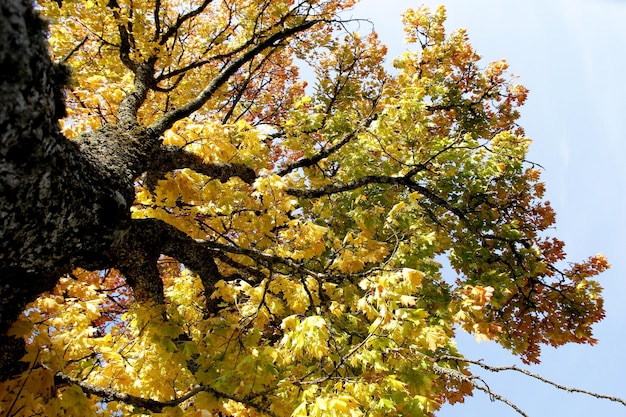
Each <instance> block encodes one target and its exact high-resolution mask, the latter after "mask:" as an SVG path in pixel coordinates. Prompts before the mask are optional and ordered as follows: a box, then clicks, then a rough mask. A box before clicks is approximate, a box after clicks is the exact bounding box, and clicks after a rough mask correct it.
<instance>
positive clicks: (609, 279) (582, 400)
mask: <svg viewBox="0 0 626 417" xmlns="http://www.w3.org/2000/svg"><path fill="white" fill-rule="evenodd" d="M420 4H424V5H426V6H429V7H431V8H436V7H437V6H438V5H440V4H443V5H444V6H446V9H447V11H448V24H447V27H448V29H449V30H453V29H456V28H459V27H464V28H466V29H467V30H468V34H469V37H470V41H471V43H472V44H473V45H474V47H475V49H476V50H477V51H478V53H480V54H481V55H482V56H483V58H484V60H485V63H487V62H488V61H493V60H497V59H500V58H506V59H507V61H508V62H509V64H510V69H511V71H512V72H513V73H514V74H516V75H518V76H519V77H520V78H519V81H520V82H521V83H522V84H523V85H525V86H526V87H527V88H529V89H530V90H531V92H530V97H529V100H528V101H527V104H526V105H525V106H524V108H523V109H522V119H521V125H522V126H523V127H524V128H525V130H526V134H527V135H528V136H529V137H531V138H533V140H534V142H533V146H532V148H531V152H530V156H529V159H530V160H532V161H535V162H537V163H539V164H541V165H542V166H543V167H544V168H545V172H544V174H543V179H544V181H545V182H546V184H547V190H548V191H547V199H548V200H550V201H551V202H552V205H553V207H554V208H555V210H556V212H557V228H556V230H555V231H554V233H555V234H556V235H557V236H558V237H559V238H561V239H563V240H564V241H565V242H566V244H567V246H566V251H567V253H568V256H569V259H570V260H572V261H578V260H582V259H585V258H587V257H588V256H590V255H594V254H596V253H603V254H605V255H606V256H607V257H608V259H609V262H610V263H611V264H612V266H613V267H612V269H611V270H609V271H608V272H607V273H605V274H603V275H602V276H601V277H600V281H601V283H602V285H603V286H604V288H605V307H606V311H607V318H606V319H605V320H604V321H603V322H601V323H600V324H599V325H597V326H596V327H595V335H596V337H597V338H598V339H599V340H600V342H599V344H597V345H595V346H588V345H585V346H581V345H569V346H565V347H561V348H559V349H556V350H555V349H550V348H547V347H546V348H544V350H543V351H544V354H543V356H542V363H541V364H540V365H538V366H533V367H531V368H530V370H531V371H533V372H536V373H539V374H542V375H544V376H546V377H548V378H550V379H552V380H554V381H556V382H559V383H561V384H564V385H569V386H573V387H578V388H583V389H588V390H591V391H597V392H601V393H605V394H611V395H615V396H619V397H622V398H626V383H625V379H626V360H625V359H624V354H623V352H624V350H625V349H624V343H625V342H626V336H624V334H625V333H626V257H625V256H624V255H625V250H626V243H625V242H626V220H625V217H624V216H625V215H626V184H625V183H626V156H625V154H626V140H625V139H626V137H625V136H626V80H625V78H626V71H625V68H626V1H624V0H542V1H539V0H473V1H468V0H448V1H446V0H439V1H425V0H422V1H419V0H416V1H413V0H362V1H361V3H360V4H359V5H358V6H357V7H355V9H354V11H353V12H352V13H351V14H352V15H353V17H363V18H369V19H371V20H372V21H373V22H374V24H375V27H376V30H377V31H378V32H379V33H380V35H381V38H382V40H383V42H384V43H385V44H387V46H388V47H389V51H390V55H391V56H395V55H398V54H400V53H401V52H403V51H404V50H405V49H406V48H407V45H405V44H404V43H403V33H402V27H401V24H400V14H401V12H402V11H404V10H405V9H406V8H408V7H415V6H418V5H420ZM459 347H460V349H461V351H462V352H464V353H465V355H466V356H467V357H470V358H473V359H484V360H485V362H486V363H489V364H493V365H513V364H517V365H520V362H519V361H518V360H516V358H515V357H513V356H512V355H510V354H509V353H507V352H506V351H504V350H502V349H501V348H499V347H498V346H496V345H494V344H493V343H484V342H483V343H481V344H477V343H476V342H474V339H473V338H472V337H470V336H466V337H461V338H460V340H459ZM475 372H477V373H480V375H482V376H483V377H484V379H485V381H486V382H487V383H488V384H489V386H490V387H491V388H492V389H493V390H494V391H496V392H498V393H500V394H502V395H504V396H505V397H507V398H508V399H509V400H511V401H513V402H515V403H516V404H517V405H519V406H520V407H521V408H522V409H523V410H524V411H525V412H526V413H527V414H528V415H529V416H531V417H544V416H556V417H559V416H568V417H583V416H585V417H588V416H590V415H598V416H603V417H613V416H626V407H624V406H622V405H620V404H617V403H613V402H609V401H607V400H599V399H595V398H591V397H587V396H584V395H581V394H569V393H565V392H562V391H558V390H556V389H555V388H552V387H549V386H547V385H545V384H542V383H540V382H536V381H533V380H531V379H529V378H528V377H525V376H522V375H514V374H511V373H507V374H489V373H486V372H480V371H479V370H475ZM438 416H440V417H452V416H464V417H479V416H480V417H509V416H518V414H517V413H516V412H515V411H513V410H512V409H511V408H509V407H508V406H506V405H504V404H501V403H498V402H490V401H489V399H488V398H487V397H486V396H485V395H484V394H482V393H480V392H478V391H477V392H476V393H475V395H474V397H472V398H469V399H468V401H466V403H465V404H459V405H456V406H454V407H450V406H446V407H445V408H444V409H443V410H442V411H441V412H440V413H439V414H438Z"/></svg>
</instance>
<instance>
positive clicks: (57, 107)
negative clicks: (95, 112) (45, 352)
mask: <svg viewBox="0 0 626 417" xmlns="http://www.w3.org/2000/svg"><path fill="white" fill-rule="evenodd" d="M0 7H1V12H0V73H1V74H3V75H2V79H1V82H0V103H2V104H0V106H1V107H0V195H1V196H2V198H1V199H0V335H2V336H1V337H2V338H3V340H0V346H1V347H0V375H1V376H8V375H10V374H12V373H14V372H15V371H17V370H19V369H20V366H18V365H19V362H18V359H19V358H20V355H21V354H22V351H20V349H18V348H16V346H18V345H19V344H20V343H19V342H16V341H15V340H13V339H11V338H10V337H8V336H6V333H7V330H8V329H9V327H10V326H11V324H12V323H13V322H14V321H15V319H16V318H17V317H18V316H19V314H20V313H21V312H22V311H23V310H24V307H25V306H26V304H27V303H29V302H31V301H33V300H34V299H35V298H36V297H37V296H38V295H39V294H41V293H42V292H44V291H49V290H51V289H52V288H53V287H54V285H55V283H56V282H57V280H58V279H59V277H60V276H62V275H63V274H66V273H68V272H70V271H71V270H72V269H73V268H74V267H77V266H81V267H83V268H87V269H100V268H104V267H109V266H110V265H111V264H112V263H114V259H115V258H116V257H117V253H118V252H119V248H120V247H123V246H124V242H125V241H126V239H128V233H129V229H130V223H131V220H130V210H129V208H130V205H131V204H132V202H133V199H134V189H133V180H134V179H135V178H136V176H137V172H138V171H141V169H142V168H143V165H144V164H145V161H146V160H147V159H148V157H147V155H148V154H149V153H150V152H151V147H152V145H153V144H154V143H155V141H154V140H147V137H146V136H147V130H146V129H144V128H141V127H139V126H105V127H104V128H102V129H99V130H97V131H94V132H89V133H87V134H84V135H83V136H81V137H80V138H78V140H75V141H70V140H68V139H66V138H65V137H64V136H63V135H62V134H61V132H60V129H59V125H58V119H59V118H60V117H62V116H63V114H64V106H63V93H62V89H63V87H64V86H63V85H62V81H63V80H62V77H59V76H58V74H59V73H62V72H63V69H62V68H61V67H59V66H57V65H55V64H54V63H53V62H52V61H51V59H50V58H49V55H48V46H47V39H46V36H47V30H46V29H47V28H46V24H45V22H43V20H42V19H41V18H40V17H39V16H38V15H37V13H36V12H35V11H34V10H33V8H32V2H31V1H30V0H1V1H0ZM114 254H115V256H113V255H114ZM155 268H156V266H155Z"/></svg>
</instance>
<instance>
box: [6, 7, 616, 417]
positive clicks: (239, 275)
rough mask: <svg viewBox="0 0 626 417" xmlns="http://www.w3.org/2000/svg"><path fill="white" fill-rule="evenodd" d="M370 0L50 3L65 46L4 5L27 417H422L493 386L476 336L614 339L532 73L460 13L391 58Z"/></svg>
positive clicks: (424, 13) (9, 282) (14, 317)
mask: <svg viewBox="0 0 626 417" xmlns="http://www.w3.org/2000/svg"><path fill="white" fill-rule="evenodd" d="M352 3H353V1H351V0H343V1H342V0H296V1H293V0H282V1H276V0H272V1H270V0H264V1H263V0H248V1H237V2H228V1H212V0H203V1H168V2H162V1H160V0H153V1H141V2H136V1H135V2H126V1H119V0H109V1H107V2H102V1H92V0H87V1H77V0H72V1H68V0H66V1H63V2H61V1H59V2H58V3H54V2H45V3H44V4H42V13H43V14H44V16H45V17H46V18H47V19H49V20H50V21H51V23H52V25H51V27H50V36H49V43H50V49H51V54H52V59H50V58H49V57H48V46H47V42H46V38H45V35H46V32H45V25H43V24H42V22H41V20H40V19H39V17H38V16H37V14H36V13H35V12H33V10H32V9H31V7H30V2H29V1H27V0H26V1H19V0H4V1H3V2H2V3H1V4H2V8H3V13H2V14H1V17H0V18H1V19H3V21H2V22H1V23H2V24H1V25H0V27H1V28H2V29H1V30H0V33H1V36H2V39H1V42H0V45H2V46H1V47H0V48H3V49H0V51H2V53H0V62H1V63H2V64H1V65H2V69H3V73H10V74H14V75H12V76H11V77H7V78H6V79H3V80H2V89H1V90H0V91H2V95H3V96H2V97H3V98H4V100H3V103H4V104H3V110H2V112H1V113H0V123H1V124H0V125H1V126H2V128H1V129H0V132H2V133H1V134H2V148H1V149H2V160H1V161H0V170H1V173H2V175H1V176H0V178H2V179H1V181H2V182H1V183H0V187H2V188H1V189H2V194H3V195H4V196H5V198H3V199H2V201H1V202H0V204H1V206H0V213H2V214H1V215H0V220H1V222H2V223H1V225H0V230H2V239H1V240H0V241H1V242H2V243H1V245H2V247H1V250H0V260H1V262H2V263H1V264H0V268H1V275H0V276H1V277H2V278H0V279H2V286H0V300H1V309H0V312H1V313H0V325H1V327H0V332H2V334H4V335H5V336H4V339H3V340H4V342H5V343H3V353H2V357H1V358H0V365H2V369H3V371H2V375H3V376H4V377H5V378H6V380H5V381H4V382H3V386H2V389H1V390H0V407H1V408H0V409H2V410H3V411H4V412H5V413H6V414H7V415H36V414H42V413H44V414H45V415H56V414H59V415H67V414H68V413H69V414H76V415H90V414H103V415H125V414H130V413H133V412H136V413H150V412H151V413H155V414H158V413H165V414H167V415H170V414H171V415H179V414H180V415H207V413H221V414H222V415H237V416H245V415H251V416H255V415H275V416H283V415H295V416H306V415H312V416H314V415H354V416H358V415H372V416H376V415H387V414H391V415H411V416H420V415H424V416H427V415H431V414H432V413H433V412H435V411H436V410H437V409H438V408H439V407H440V405H441V404H442V403H444V402H452V403H453V402H457V401H462V400H463V398H464V397H465V396H466V395H471V393H472V391H473V390H474V389H483V390H487V391H488V392H489V393H490V394H492V395H497V394H495V393H493V392H492V391H491V390H490V389H489V388H485V387H484V386H483V385H482V384H480V381H477V380H476V378H474V377H473V375H472V374H471V373H470V372H469V369H468V366H469V364H470V363H471V360H469V359H466V358H464V357H463V356H462V353H460V352H458V351H457V349H456V347H455V344H454V336H455V333H456V332H457V331H459V329H463V330H465V331H469V332H471V333H473V334H474V335H475V336H476V337H477V338H478V339H488V340H495V341H497V342H498V343H500V344H501V345H502V346H504V347H506V348H508V349H510V350H511V351H513V352H514V353H516V354H519V355H520V356H521V357H522V358H523V359H524V360H525V361H526V362H537V361H538V360H539V355H540V347H541V345H545V344H550V345H553V346H559V345H562V344H565V343H569V342H576V343H594V342H595V340H594V339H593V337H592V331H591V330H592V329H591V327H592V325H593V324H594V323H596V322H597V321H598V320H600V319H601V318H602V316H603V309H602V298H601V294H600V291H601V288H600V286H599V284H598V283H597V282H596V281H594V280H593V277H594V276H595V275H597V274H598V273H600V272H602V271H603V270H605V269H606V268H607V267H608V264H607V261H606V260H605V259H604V258H603V257H602V256H600V255H597V256H594V257H591V258H589V259H588V260H587V261H584V262H580V263H574V264H570V265H569V266H566V267H563V263H564V260H565V255H564V252H563V243H562V242H561V241H559V240H558V239H555V238H552V237H550V236H549V234H548V232H549V229H550V227H551V226H552V224H553V223H554V213H553V211H552V209H551V208H550V205H549V203H548V202H547V201H544V200H543V193H544V185H543V183H541V182H540V178H539V175H540V171H539V169H538V167H537V166H536V165H535V164H533V163H531V162H529V161H527V160H526V158H525V155H526V151H527V149H528V146H529V145H530V140H529V139H528V138H526V137H525V136H524V132H523V130H522V128H521V127H520V126H518V125H517V124H516V120H517V118H518V116H519V113H518V108H519V106H521V105H522V104H523V102H524V100H525V98H526V94H527V91H526V89H524V87H522V86H521V85H519V84H517V83H516V82H515V79H514V78H513V77H512V76H510V75H509V74H508V73H507V66H506V63H505V62H504V61H500V62H494V63H491V64H489V65H487V66H486V67H481V63H480V62H479V58H480V57H479V56H478V55H477V53H476V52H475V51H474V50H473V49H472V47H471V45H470V44H469V42H468V39H467V36H466V34H465V33H464V32H463V31H457V32H454V33H451V34H447V33H446V32H445V30H444V22H445V11H444V10H443V9H439V10H437V11H436V12H430V11H429V10H427V9H416V10H409V11H407V13H406V14H405V15H404V24H405V27H406V33H407V40H408V41H409V42H410V43H411V44H412V45H414V48H415V50H414V51H412V52H407V53H405V54H404V55H403V56H401V57H398V58H396V60H395V61H394V62H393V66H394V70H393V72H392V73H391V72H389V71H388V70H387V69H386V67H385V65H384V59H385V48H384V46H382V45H380V43H379V42H378V40H377V37H376V35H375V33H372V34H370V35H367V36H359V35H358V34H356V33H354V32H352V31H351V26H350V25H351V23H352V22H350V21H347V20H344V19H342V17H341V15H340V14H339V12H340V11H342V10H345V9H347V8H349V7H350V6H351V5H352ZM18 47H19V50H20V51H23V53H20V54H16V53H15V52H14V51H15V50H17V49H18ZM298 65H300V66H304V67H305V68H308V69H310V71H311V72H312V73H313V74H314V75H313V76H311V78H314V80H315V82H314V85H313V86H312V88H310V89H307V88H306V84H305V83H304V82H303V81H301V79H300V78H299V73H298ZM8 69H12V71H8ZM68 72H71V80H70V79H68V76H67V74H68ZM68 83H69V85H67V87H66V92H65V93H63V91H62V87H63V86H64V85H66V84H68ZM64 94H65V95H66V97H64ZM64 104H65V105H64ZM62 116H65V117H64V118H63V119H62V120H61V124H60V125H59V124H58V122H57V119H59V118H60V117H62ZM20 314H21V315H20ZM18 316H19V319H18ZM20 342H21V343H20ZM23 353H25V356H24V358H23V359H24V361H25V362H23V363H24V364H25V367H24V366H19V364H20V363H19V362H17V360H16V359H18V358H20V357H21V355H22V354H23ZM22 371H23V372H22ZM500 399H501V400H503V401H507V400H506V399H503V398H500ZM519 412H520V413H522V412H521V410H519Z"/></svg>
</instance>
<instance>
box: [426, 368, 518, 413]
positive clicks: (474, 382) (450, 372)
mask: <svg viewBox="0 0 626 417" xmlns="http://www.w3.org/2000/svg"><path fill="white" fill-rule="evenodd" d="M433 371H435V373H437V374H439V375H446V376H448V377H450V378H452V379H456V380H457V381H460V382H466V383H468V384H470V385H471V386H472V387H474V388H476V389H478V390H480V391H483V392H484V393H486V394H488V395H489V398H491V400H492V401H494V400H497V401H500V402H502V403H504V404H506V405H508V406H509V407H511V408H512V409H513V410H515V412H517V413H518V414H519V415H521V416H523V417H528V414H526V413H525V412H524V411H522V410H521V409H520V408H519V407H518V406H517V405H515V404H514V403H512V402H511V401H510V400H508V399H507V398H505V397H503V396H502V395H500V394H498V393H497V392H494V391H493V390H492V389H491V388H489V386H487V384H485V383H484V382H483V384H481V383H479V382H478V381H479V380H480V379H479V378H477V377H476V376H469V375H465V374H464V373H462V372H460V371H457V370H456V369H451V368H444V367H442V366H439V365H438V364H437V363H433Z"/></svg>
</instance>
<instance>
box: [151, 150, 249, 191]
mask: <svg viewBox="0 0 626 417" xmlns="http://www.w3.org/2000/svg"><path fill="white" fill-rule="evenodd" d="M149 164H150V165H149V166H148V168H147V182H148V184H147V185H148V187H149V188H153V186H154V185H156V181H157V180H158V179H159V178H162V177H163V176H164V175H165V174H166V173H168V172H171V171H175V170H177V169H183V168H189V169H192V170H194V171H196V172H198V173H200V174H204V175H206V176H208V177H211V178H215V179H218V180H220V181H221V182H226V181H228V180H229V179H230V178H233V177H239V178H241V179H242V180H243V181H245V182H246V183H248V184H252V183H253V182H254V180H255V179H256V173H255V172H254V170H253V169H252V168H250V167H248V166H247V165H244V164H231V163H223V162H214V163H205V162H204V160H203V158H201V157H199V156H198V155H195V154H193V153H190V152H187V151H185V150H184V149H183V148H180V147H178V146H165V145H164V146H161V148H160V149H159V150H158V151H157V152H155V153H154V155H153V157H152V158H151V160H150V162H149Z"/></svg>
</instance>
